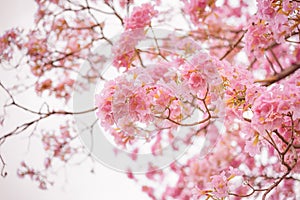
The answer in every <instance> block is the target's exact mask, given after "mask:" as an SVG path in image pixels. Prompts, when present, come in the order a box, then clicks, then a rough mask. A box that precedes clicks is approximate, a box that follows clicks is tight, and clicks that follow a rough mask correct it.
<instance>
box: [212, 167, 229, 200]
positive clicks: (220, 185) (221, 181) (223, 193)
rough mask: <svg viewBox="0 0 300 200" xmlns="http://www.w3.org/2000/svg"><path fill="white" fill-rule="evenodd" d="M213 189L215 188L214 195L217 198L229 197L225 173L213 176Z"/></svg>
mask: <svg viewBox="0 0 300 200" xmlns="http://www.w3.org/2000/svg"><path fill="white" fill-rule="evenodd" d="M210 178H211V182H210V184H211V187H212V188H214V190H213V192H212V194H214V195H215V196H216V197H217V198H224V197H227V196H228V185H227V177H226V176H225V171H222V172H221V174H219V175H214V176H211V177H210Z"/></svg>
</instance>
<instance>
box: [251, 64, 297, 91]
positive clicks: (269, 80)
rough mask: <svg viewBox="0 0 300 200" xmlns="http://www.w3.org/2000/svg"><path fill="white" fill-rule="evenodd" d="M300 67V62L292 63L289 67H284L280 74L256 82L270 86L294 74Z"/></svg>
mask: <svg viewBox="0 0 300 200" xmlns="http://www.w3.org/2000/svg"><path fill="white" fill-rule="evenodd" d="M299 68H300V63H296V64H293V65H291V66H290V67H289V68H286V69H284V70H283V71H281V72H280V73H278V74H275V75H274V76H270V77H267V78H266V79H264V80H256V81H255V83H262V85H263V86H269V85H272V84H273V83H276V82H278V81H280V80H282V79H284V78H286V77H288V76H289V75H291V74H293V73H294V72H295V71H297V70H298V69H299Z"/></svg>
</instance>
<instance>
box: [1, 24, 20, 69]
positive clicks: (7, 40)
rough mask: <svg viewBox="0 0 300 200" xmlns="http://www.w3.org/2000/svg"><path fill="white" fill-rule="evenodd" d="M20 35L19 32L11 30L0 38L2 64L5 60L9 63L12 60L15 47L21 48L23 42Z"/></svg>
mask: <svg viewBox="0 0 300 200" xmlns="http://www.w3.org/2000/svg"><path fill="white" fill-rule="evenodd" d="M19 34H20V32H19V30H17V29H11V30H9V31H6V32H5V34H4V35H2V36H1V37H0V63H1V62H2V61H3V60H6V61H9V60H10V59H11V58H12V53H13V50H14V46H16V47H17V48H19V47H20V45H21V41H20V38H19Z"/></svg>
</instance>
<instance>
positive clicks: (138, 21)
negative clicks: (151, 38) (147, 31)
mask: <svg viewBox="0 0 300 200" xmlns="http://www.w3.org/2000/svg"><path fill="white" fill-rule="evenodd" d="M157 13H158V12H157V11H156V10H154V7H153V6H152V5H151V4H150V3H145V4H142V5H141V6H140V7H134V8H133V11H132V14H131V16H130V17H128V18H125V19H124V26H125V30H134V29H142V28H145V27H146V26H149V25H150V24H151V19H152V18H153V17H154V16H156V15H157Z"/></svg>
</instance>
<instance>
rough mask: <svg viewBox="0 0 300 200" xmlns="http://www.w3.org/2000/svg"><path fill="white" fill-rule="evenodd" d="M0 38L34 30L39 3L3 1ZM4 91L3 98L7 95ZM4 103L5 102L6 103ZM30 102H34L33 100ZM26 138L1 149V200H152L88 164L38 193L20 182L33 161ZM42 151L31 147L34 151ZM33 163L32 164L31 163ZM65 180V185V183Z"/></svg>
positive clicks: (117, 175) (32, 184)
mask: <svg viewBox="0 0 300 200" xmlns="http://www.w3.org/2000/svg"><path fill="white" fill-rule="evenodd" d="M0 3H1V4H0V35H2V34H3V33H4V31H5V30H7V29H9V28H12V27H23V28H27V27H31V24H32V21H33V14H34V11H35V3H34V1H33V0H9V1H8V0H0ZM5 79H6V77H5V74H3V73H0V80H1V81H5ZM1 92H2V91H0V98H3V94H1ZM2 100H3V99H2ZM29 101H30V100H29ZM25 138H26V137H25V136H18V137H14V138H10V139H9V140H7V141H6V143H5V145H4V146H3V147H2V148H1V149H0V150H1V154H2V155H3V157H4V159H5V161H6V163H7V167H6V170H7V171H8V176H7V177H6V178H4V179H3V178H1V177H0V199H1V200H18V199H28V200H53V199H56V200H82V199H88V200H96V199H97V200H102V199H103V200H106V199H108V200H117V199H130V200H143V199H149V198H148V197H147V195H146V194H144V193H142V192H141V190H140V188H139V187H138V186H137V185H136V184H135V183H134V182H133V181H131V180H129V179H128V178H127V176H126V175H125V174H122V173H119V172H115V171H113V170H111V169H108V168H106V167H104V166H102V165H101V164H96V166H95V167H96V168H95V171H96V173H95V174H92V173H90V172H89V170H90V168H89V166H90V165H88V164H83V165H82V166H75V167H72V168H68V169H67V172H66V174H61V175H59V176H58V177H57V179H58V182H62V183H64V181H65V178H67V180H66V181H67V183H65V184H58V185H57V186H54V187H52V188H50V189H49V190H47V191H42V190H40V189H38V187H37V183H35V182H33V181H31V180H29V179H20V178H18V177H17V175H16V171H17V167H18V166H19V164H20V162H21V161H22V159H23V158H26V157H32V155H28V153H27V142H28V140H26V139H25ZM35 149H39V148H38V147H35V144H34V143H33V142H32V143H31V151H30V152H31V153H32V150H33V151H35ZM39 156H40V155H39V152H38V151H36V157H37V159H36V161H33V163H34V162H37V165H39V164H40V163H41V162H43V160H39V159H38V157H39ZM31 163H32V162H31ZM61 179H63V181H61Z"/></svg>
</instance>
